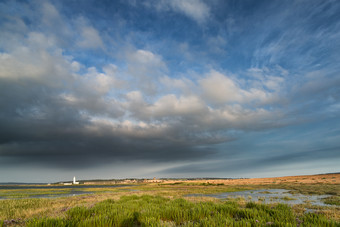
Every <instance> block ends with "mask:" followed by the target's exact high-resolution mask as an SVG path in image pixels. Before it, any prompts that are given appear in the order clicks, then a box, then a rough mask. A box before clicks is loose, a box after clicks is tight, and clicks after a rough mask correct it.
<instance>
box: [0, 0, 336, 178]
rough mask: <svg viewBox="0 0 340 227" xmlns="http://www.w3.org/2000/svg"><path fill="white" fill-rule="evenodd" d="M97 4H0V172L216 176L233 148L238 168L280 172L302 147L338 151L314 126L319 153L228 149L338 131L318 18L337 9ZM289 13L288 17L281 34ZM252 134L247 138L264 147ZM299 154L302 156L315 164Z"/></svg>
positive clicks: (329, 31)
mask: <svg viewBox="0 0 340 227" xmlns="http://www.w3.org/2000/svg"><path fill="white" fill-rule="evenodd" d="M40 3H41V4H40ZM93 4H94V3H93ZM102 4H103V3H102V2H100V3H99V4H98V6H97V7H96V8H95V9H96V10H93V5H91V4H90V3H88V5H86V4H85V3H83V5H82V4H81V5H79V7H78V8H76V7H73V6H72V5H71V4H70V5H69V8H67V9H66V8H65V7H66V5H67V3H66V2H65V3H60V4H56V5H53V4H52V3H50V2H47V1H46V2H45V1H43V2H39V1H37V2H35V1H33V2H30V3H23V2H11V1H8V2H3V3H1V7H0V8H1V9H2V10H1V13H0V14H1V18H2V19H1V21H2V22H1V25H0V26H1V30H2V34H1V36H0V108H1V112H0V128H1V130H0V156H1V157H3V158H4V159H3V160H7V161H6V162H3V163H1V164H2V165H3V166H11V165H12V163H16V164H24V163H33V164H34V165H37V166H41V168H47V167H48V166H53V167H55V168H65V169H79V168H81V169H82V168H88V167H92V168H94V167H100V166H104V165H110V164H112V163H116V162H134V161H141V162H147V163H150V162H151V163H158V164H159V163H163V164H164V169H163V170H159V168H158V167H157V168H158V169H157V170H156V169H155V170H154V174H156V173H157V171H158V172H159V173H162V174H165V175H166V174H176V173H179V172H182V173H186V172H187V173H190V174H193V173H194V172H197V174H198V175H200V174H203V173H210V172H213V173H214V174H217V175H218V174H223V173H225V172H229V171H232V168H234V167H235V164H233V165H232V164H230V166H229V167H223V162H222V163H220V164H216V160H220V159H221V158H222V160H225V162H227V163H231V162H230V160H234V159H233V158H231V157H234V155H235V154H237V155H236V157H237V160H238V161H236V162H235V163H248V162H249V160H252V161H251V163H253V164H252V165H249V166H248V167H249V169H250V168H251V167H252V168H254V169H257V168H258V166H259V165H260V164H261V165H262V163H277V165H284V164H287V163H290V164H291V163H292V162H291V161H290V160H291V159H292V158H294V157H302V156H308V154H309V152H307V151H305V150H317V151H320V150H327V152H326V153H325V158H326V159H327V157H329V158H334V153H336V151H337V150H338V147H339V145H340V144H339V143H338V142H336V141H337V140H336V139H337V137H336V136H329V135H328V136H327V130H326V132H325V134H323V135H322V137H320V138H322V139H329V144H328V145H325V144H321V142H320V143H314V142H311V141H309V142H308V141H307V140H306V143H307V144H309V145H311V144H313V146H315V149H311V147H309V146H308V149H300V147H299V148H297V147H294V143H289V144H290V145H288V146H287V148H289V149H296V152H294V151H292V152H288V153H286V154H285V153H284V151H280V152H279V153H277V154H274V155H272V154H271V155H269V157H268V154H270V152H271V151H272V148H273V147H275V145H270V146H269V145H266V146H264V147H263V150H262V151H260V150H258V151H257V152H258V154H259V156H258V157H256V154H255V153H252V152H251V151H250V149H245V147H246V145H243V146H240V145H239V144H238V142H237V141H240V140H241V141H242V138H247V135H248V134H252V133H260V134H261V133H266V132H269V131H271V130H274V131H275V134H276V135H280V132H281V131H280V130H282V131H283V130H284V129H285V128H287V127H293V128H294V127H296V128H297V129H300V128H304V127H305V126H306V125H312V126H313V125H315V127H316V128H317V127H320V130H321V129H322V130H325V127H324V126H322V127H321V126H318V124H319V122H320V121H325V122H329V123H330V124H337V123H339V122H338V119H339V99H340V95H339V94H340V89H339V87H340V75H339V66H338V64H336V59H338V57H340V56H339V52H338V50H339V47H340V46H339V42H338V41H337V40H338V38H339V36H340V33H339V32H338V31H339V29H337V28H339V26H340V23H339V22H338V21H339V20H336V19H332V18H333V17H337V14H336V10H335V9H339V8H340V7H339V4H337V3H335V2H331V1H312V2H311V3H310V4H308V7H307V9H305V8H303V7H302V6H303V5H304V4H303V3H295V4H296V6H294V7H293V6H288V5H284V6H283V8H284V10H279V8H281V7H282V5H280V4H276V3H275V4H274V3H270V4H268V5H266V6H265V8H268V9H270V10H271V11H270V12H271V13H269V15H266V16H267V17H268V19H266V20H265V21H264V22H261V21H262V20H263V17H264V15H261V12H262V8H261V6H260V5H258V6H254V8H253V9H252V10H251V11H252V12H253V14H251V15H248V16H246V17H242V16H237V11H238V12H239V13H240V15H242V13H243V14H247V12H249V11H247V10H246V9H245V8H246V7H247V6H246V5H242V4H241V5H239V7H240V8H237V7H236V6H232V5H225V3H222V2H219V4H217V3H211V4H208V2H205V1H196V0H195V1H194V0H193V1H191V0H190V1H185V2H183V1H157V3H155V2H154V1H143V2H139V1H138V2H137V1H128V3H126V4H124V3H119V4H118V3H117V5H114V4H113V5H110V6H107V7H106V8H107V9H106V8H105V7H104V6H103V5H102ZM282 4H283V3H282ZM218 6H220V7H221V8H223V9H224V12H228V14H227V16H225V17H223V18H222V17H221V15H220V14H221V13H223V11H221V10H219V9H218ZM330 6H332V7H330ZM111 7H112V8H111ZM233 7H236V8H233ZM113 8H115V9H116V11H114V10H113ZM293 8H294V12H291V11H290V10H291V9H293ZM126 9H128V11H126ZM321 9H324V11H323V13H321V11H320V10H321ZM78 10H79V11H78ZM109 10H111V12H110V11H109ZM13 11H14V13H11V12H13ZM81 11H86V12H88V14H85V13H81ZM142 11H143V12H142ZM144 11H145V12H144ZM295 11H299V12H300V13H301V15H302V18H297V16H294V15H296V14H295ZM126 12H130V14H126ZM277 12H278V13H277ZM308 13H313V15H315V16H314V17H309V16H307V15H308ZM162 14H165V16H166V17H165V19H164V18H161V17H160V16H161V15H162ZM324 14H325V15H326V16H325V15H324ZM178 15H180V16H185V18H182V17H180V18H178V19H175V18H176V17H177V16H178ZM155 17H156V18H158V17H159V21H158V22H156V21H152V20H154V18H155ZM291 17H293V19H295V20H296V21H297V22H298V23H295V24H293V25H292V26H291V27H287V26H290V25H289V24H290V23H288V22H289V21H290V20H292V19H289V21H285V20H286V19H287V20H288V18H291ZM325 17H327V18H325ZM37 18H42V19H41V20H40V19H39V20H38V19H37ZM141 18H144V19H141ZM188 19H189V21H188ZM190 20H191V21H190ZM151 21H152V23H151ZM172 21H174V23H175V24H173V22H172ZM250 21H254V22H255V23H254V24H252V23H250ZM192 22H194V23H195V24H194V25H193V24H192ZM326 22H327V23H326ZM180 23H182V25H181V27H178V28H176V26H178V24H180ZM263 23H264V24H263ZM208 24H209V25H210V26H207V25H208ZM313 24H314V25H313ZM164 25H167V26H168V29H164V28H163V26H164ZM189 25H190V26H189ZM251 26H253V28H251ZM313 26H316V27H313ZM161 28H162V29H163V30H161ZM248 28H249V29H248ZM256 29H258V31H259V32H256V33H254V32H255V30H256ZM161 31H163V33H161ZM179 31H180V32H181V33H180V34H179V33H178V32H179ZM261 31H262V32H261ZM177 33H178V34H177ZM197 34H199V35H197ZM159 35H161V37H160V38H159V39H158V38H156V37H159ZM169 35H170V37H169ZM302 40H304V41H302ZM329 43H333V44H332V45H330V44H329ZM217 59H219V60H217ZM221 59H222V60H221ZM223 59H224V60H223ZM237 62H238V63H237ZM326 128H327V127H326ZM293 130H294V131H298V130H295V129H293ZM315 131H317V130H315ZM294 133H295V134H296V135H297V136H302V134H299V133H298V132H294ZM314 135H316V134H313V136H314ZM255 137H256V136H255ZM256 138H257V139H256V140H255V141H254V140H251V139H249V140H248V143H251V144H253V145H255V146H256V144H259V143H262V142H263V141H265V140H266V137H256ZM267 138H270V137H267ZM280 138H281V137H280ZM282 139H283V140H284V138H282ZM320 141H321V139H320ZM245 143H247V141H246V142H245ZM233 144H235V146H236V147H233V146H234V145H233ZM278 144H279V143H277V144H276V145H278ZM235 149H238V151H236V150H235ZM266 152H267V153H266ZM312 153H313V154H314V153H317V152H311V153H310V154H311V155H310V156H309V158H308V160H311V162H312V161H315V160H316V159H318V158H319V156H318V155H312ZM242 157H243V158H242ZM245 157H247V158H245ZM255 157H256V158H255ZM285 157H288V158H285ZM336 158H337V159H338V158H339V157H338V156H336ZM228 160H229V161H228ZM172 163H180V164H178V165H177V164H176V165H173V164H172ZM202 163H203V164H202ZM204 163H205V164H204ZM214 163H215V164H214ZM235 168H236V167H235ZM199 169H200V170H199ZM219 170H220V173H219ZM151 172H152V171H151ZM194 175H195V174H194Z"/></svg>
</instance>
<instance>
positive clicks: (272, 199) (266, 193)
mask: <svg viewBox="0 0 340 227" xmlns="http://www.w3.org/2000/svg"><path fill="white" fill-rule="evenodd" d="M187 196H189V197H191V196H208V197H213V198H218V199H245V200H246V201H252V202H262V203H265V204H270V203H284V204H289V205H296V204H310V205H317V206H330V205H328V204H325V203H324V202H323V200H322V199H325V198H327V197H330V196H331V195H303V194H296V193H294V194H292V193H290V191H289V190H286V189H262V190H248V191H237V192H226V193H219V194H205V195H204V194H190V195H187Z"/></svg>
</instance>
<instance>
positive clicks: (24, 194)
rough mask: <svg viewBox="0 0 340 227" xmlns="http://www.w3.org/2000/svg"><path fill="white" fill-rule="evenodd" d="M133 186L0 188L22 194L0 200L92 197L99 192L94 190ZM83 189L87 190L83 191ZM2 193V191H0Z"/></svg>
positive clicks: (9, 194)
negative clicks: (31, 190)
mask: <svg viewBox="0 0 340 227" xmlns="http://www.w3.org/2000/svg"><path fill="white" fill-rule="evenodd" d="M129 186H131V185H77V186H73V185H71V186H50V187H49V186H0V189H5V190H15V192H14V193H16V194H20V196H19V197H16V196H13V194H12V193H11V192H9V193H7V195H6V194H2V196H0V200H3V199H25V198H59V197H69V196H76V195H85V194H87V195H90V194H93V193H96V192H98V191H96V190H93V191H92V190H91V188H93V189H98V188H108V189H110V188H124V187H129ZM18 189H23V190H22V191H21V190H20V191H17V190H18ZM25 189H47V190H48V192H47V193H46V191H42V192H40V193H39V191H37V192H30V191H25ZM49 189H61V190H49ZM64 189H72V190H71V191H66V192H63V191H62V190H64ZM82 189H87V190H86V191H85V190H82ZM121 190H133V189H129V188H126V189H121ZM0 192H1V190H0ZM108 192H112V191H109V190H108V191H100V193H108ZM32 193H33V194H32Z"/></svg>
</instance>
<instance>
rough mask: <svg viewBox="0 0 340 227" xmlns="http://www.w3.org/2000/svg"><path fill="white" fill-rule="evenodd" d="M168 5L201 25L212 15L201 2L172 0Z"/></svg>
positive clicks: (199, 0) (198, 0)
mask: <svg viewBox="0 0 340 227" xmlns="http://www.w3.org/2000/svg"><path fill="white" fill-rule="evenodd" d="M168 4H170V6H171V7H172V9H173V10H174V11H178V12H181V13H183V14H185V15H186V16H188V17H190V18H192V19H194V20H195V21H197V22H199V23H202V22H204V21H206V20H207V19H208V17H209V15H210V9H209V7H208V6H207V5H206V4H205V3H204V2H202V1H201V0H186V1H182V0H170V1H168Z"/></svg>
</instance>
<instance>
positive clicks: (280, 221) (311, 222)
mask: <svg viewBox="0 0 340 227" xmlns="http://www.w3.org/2000/svg"><path fill="white" fill-rule="evenodd" d="M301 223H303V225H304V226H338V225H339V223H337V222H335V221H334V220H329V219H327V218H326V217H325V216H324V215H321V214H303V215H300V216H297V215H296V214H295V213H294V212H293V210H292V208H291V207H289V206H287V205H283V204H278V205H276V206H274V207H273V206H268V205H265V204H258V203H254V202H248V203H247V204H246V205H245V206H240V205H239V204H238V203H236V202H230V201H227V202H197V203H194V202H190V201H187V200H185V199H169V198H165V197H161V196H151V195H142V196H136V195H132V196H123V197H121V198H120V199H119V200H112V199H108V200H105V201H102V202H99V203H97V204H96V205H94V206H93V207H86V206H77V207H74V208H72V209H69V210H68V211H66V214H65V216H64V217H59V218H34V219H31V220H28V221H27V222H26V225H27V226H265V225H271V226H297V225H299V224H301Z"/></svg>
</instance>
